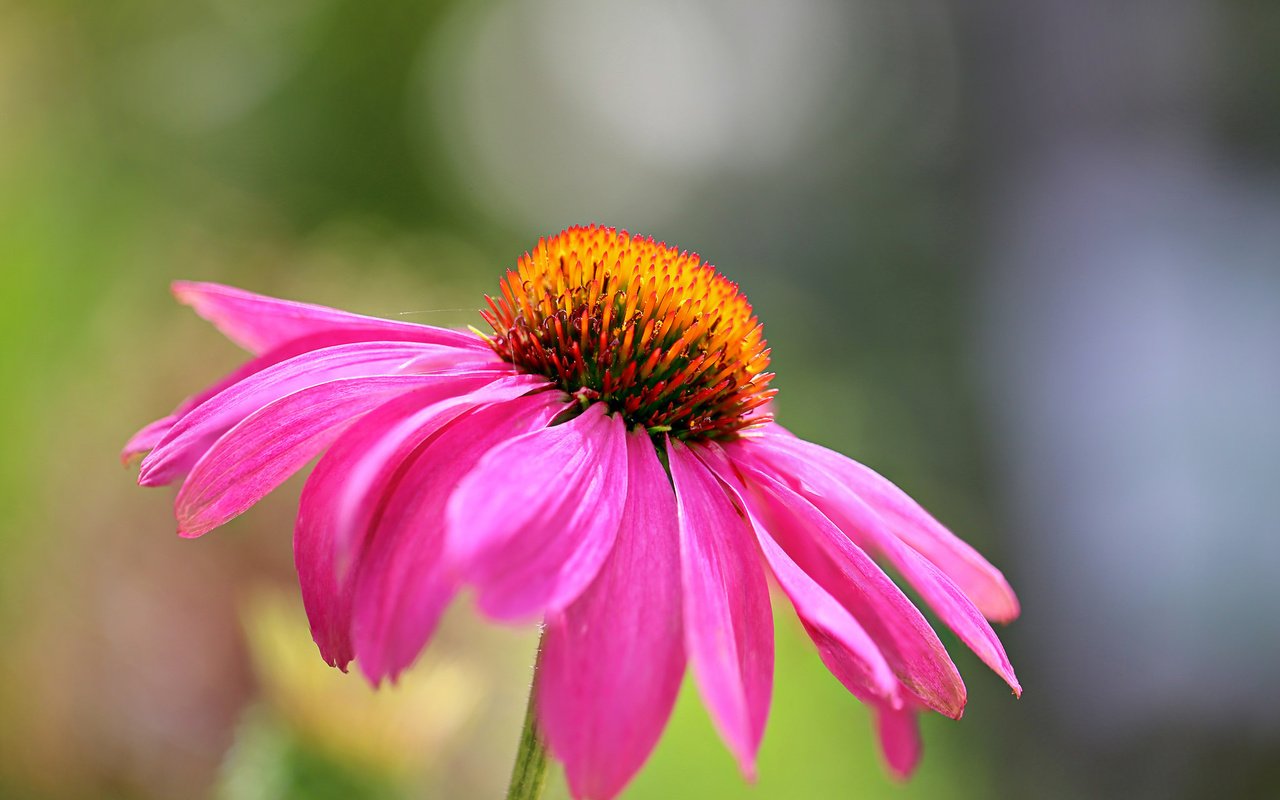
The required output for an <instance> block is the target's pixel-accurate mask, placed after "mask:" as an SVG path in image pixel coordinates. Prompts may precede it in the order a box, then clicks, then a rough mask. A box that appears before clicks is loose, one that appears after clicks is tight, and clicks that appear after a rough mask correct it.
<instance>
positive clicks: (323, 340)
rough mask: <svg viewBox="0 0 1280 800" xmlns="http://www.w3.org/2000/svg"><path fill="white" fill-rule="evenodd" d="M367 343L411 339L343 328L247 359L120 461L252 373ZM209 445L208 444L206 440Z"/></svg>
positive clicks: (464, 353) (466, 354)
mask: <svg viewBox="0 0 1280 800" xmlns="http://www.w3.org/2000/svg"><path fill="white" fill-rule="evenodd" d="M369 341H413V339H412V338H411V337H408V336H406V335H405V334H404V333H403V332H392V331H379V330H376V329H372V328H369V329H361V328H355V329H351V328H344V329H334V330H326V331H324V332H321V333H313V334H310V335H308V336H303V337H302V338H299V339H290V340H289V341H287V342H285V343H284V344H281V345H279V346H277V347H274V348H272V349H271V350H268V351H267V352H265V353H263V354H262V355H259V356H256V357H254V358H252V359H250V360H249V361H248V362H246V363H244V364H242V365H241V366H240V367H238V368H237V369H235V370H234V371H232V372H231V373H230V374H229V375H227V376H225V377H223V378H222V379H220V380H218V381H217V382H215V383H214V384H213V385H211V386H209V387H208V388H206V389H203V390H201V391H200V392H198V393H196V394H194V395H192V396H191V397H188V398H187V399H186V400H183V401H182V403H180V404H179V405H178V407H177V408H176V409H174V411H173V413H172V414H170V415H169V416H167V417H164V418H162V419H158V420H156V421H155V422H152V423H151V424H149V425H147V426H146V427H144V428H143V429H142V430H140V431H138V432H137V433H136V434H134V435H133V438H131V439H130V440H129V442H128V444H126V445H125V447H124V451H123V452H122V453H121V454H120V460H121V461H125V462H127V461H128V460H129V459H130V458H132V457H133V456H136V455H139V454H141V453H145V452H147V451H148V450H151V449H152V448H154V447H155V446H156V445H157V444H159V443H160V440H161V439H163V438H164V437H165V435H166V434H168V432H169V429H170V428H172V427H173V425H174V424H175V423H176V422H177V421H178V420H179V419H181V418H182V417H184V416H185V415H186V414H187V413H189V412H190V411H191V410H192V409H193V408H196V407H197V406H199V405H200V404H202V403H203V402H204V401H206V400H208V399H209V398H211V397H213V396H215V395H217V394H219V393H220V392H222V391H223V390H225V389H226V388H227V387H229V386H234V385H235V384H237V383H239V382H240V381H242V380H244V379H245V378H247V377H249V376H250V375H253V374H255V373H258V372H261V371H262V370H264V369H266V368H267V367H269V366H271V365H273V364H279V363H280V362H281V361H287V360H288V359H290V358H294V357H295V356H300V355H302V354H304V353H310V352H311V351H313V350H320V349H323V348H326V347H334V346H335V345H340V344H355V343H357V342H369ZM489 355H490V356H492V357H491V358H490V357H487V356H486V355H485V354H484V353H483V352H481V351H477V350H473V349H465V350H459V351H458V358H459V363H460V364H462V363H463V362H465V365H466V366H471V365H477V366H478V365H481V364H485V363H490V364H500V363H501V360H500V359H498V358H497V356H496V354H493V353H490V354H489ZM210 442H212V440H210Z"/></svg>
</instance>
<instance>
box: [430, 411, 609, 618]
mask: <svg viewBox="0 0 1280 800" xmlns="http://www.w3.org/2000/svg"><path fill="white" fill-rule="evenodd" d="M626 491H627V472H626V423H624V422H623V421H622V419H621V418H620V417H618V416H613V415H609V414H607V413H606V412H605V407H604V405H603V404H601V403H596V404H594V405H592V406H590V407H589V408H587V410H586V411H584V412H583V413H582V414H581V416H578V417H576V418H574V419H572V420H570V421H568V422H566V423H564V424H562V425H556V426H553V427H550V428H546V429H544V430H540V431H535V432H534V433H529V434H525V435H523V436H518V437H516V438H514V439H512V440H510V441H508V442H506V443H504V444H501V445H499V446H498V447H495V448H494V449H493V450H491V451H490V452H489V453H488V454H487V455H485V457H484V458H483V459H481V461H480V463H479V464H477V465H476V467H475V469H474V470H472V471H471V473H470V474H468V475H467V476H466V477H465V478H464V479H463V480H462V482H461V483H460V484H458V488H457V490H455V491H454V493H453V496H452V497H451V498H450V499H449V505H448V513H447V519H448V526H449V527H448V531H449V532H448V537H449V539H448V549H449V554H450V556H451V558H452V559H453V560H454V561H455V562H456V563H457V564H458V565H459V567H460V569H461V570H462V572H463V574H464V575H465V577H466V578H467V579H468V580H469V581H470V582H471V583H472V584H473V585H474V586H475V587H476V591H477V599H478V603H479V606H480V609H481V610H482V611H484V612H485V613H486V614H488V615H489V616H491V617H493V618H495V619H501V620H508V621H516V620H528V619H532V618H534V617H536V616H538V615H540V614H542V613H544V612H550V613H554V612H556V611H561V610H563V609H564V608H565V607H566V606H568V605H569V603H572V602H573V601H574V600H575V599H576V598H577V597H578V595H579V594H581V593H582V590H583V589H585V588H586V586H587V584H588V583H590V582H591V579H592V578H594V577H595V576H596V573H597V572H598V571H599V570H600V565H601V564H602V563H603V562H604V559H605V557H606V556H608V554H609V549H610V548H611V547H612V546H613V541H614V537H615V536H616V535H617V532H618V521H619V518H620V517H621V515H622V504H623V501H624V500H625V499H626Z"/></svg>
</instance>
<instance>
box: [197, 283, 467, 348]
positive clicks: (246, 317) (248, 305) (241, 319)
mask: <svg viewBox="0 0 1280 800" xmlns="http://www.w3.org/2000/svg"><path fill="white" fill-rule="evenodd" d="M173 293H174V296H176V297H177V298H178V300H179V301H180V302H182V303H185V304H186V305H189V306H191V307H192V308H193V309H195V312H196V313H197V314H199V315H200V316H202V317H204V318H205V319H207V320H209V321H210V322H212V323H213V325H214V327H216V328H217V329H218V330H219V331H221V332H222V333H223V335H225V336H226V337H227V338H228V339H230V340H231V341H233V342H235V343H236V344H238V345H240V346H241V347H243V348H245V349H246V350H248V351H250V352H252V353H262V352H265V351H267V350H270V349H271V348H273V347H278V346H280V345H282V344H284V343H285V342H288V341H290V340H292V339H298V338H301V337H303V336H310V335H312V334H315V333H323V332H326V331H329V330H332V329H335V328H346V329H358V330H365V331H369V332H370V333H371V334H374V335H373V336H369V337H367V338H379V339H396V340H401V339H405V340H408V341H415V342H425V343H428V344H442V345H448V346H450V347H485V344H484V342H483V341H482V340H481V339H480V338H479V337H478V336H476V335H475V334H471V333H464V332H462V331H454V330H448V329H446V328H435V327H432V326H430V325H417V324H414V323H410V322H393V321H391V320H385V319H378V318H377V317H366V316H362V315H360V314H352V313H349V312H347V311H339V310H338V309H336V308H328V307H326V306H318V305H311V304H310V303H296V302H293V301H290V300H278V299H276V298H274V297H267V296H265V295H260V294H254V293H253V292H246V291H244V290H243V289H236V288H234V287H231V286H223V285H221V284H217V283H195V282H190V281H175V282H174V284H173Z"/></svg>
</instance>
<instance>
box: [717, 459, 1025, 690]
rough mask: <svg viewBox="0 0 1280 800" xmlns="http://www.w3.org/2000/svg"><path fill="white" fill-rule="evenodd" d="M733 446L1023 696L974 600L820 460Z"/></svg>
mask: <svg viewBox="0 0 1280 800" xmlns="http://www.w3.org/2000/svg"><path fill="white" fill-rule="evenodd" d="M733 447H734V448H736V449H735V452H738V453H740V454H744V455H746V456H747V457H748V459H749V460H751V461H752V463H756V464H761V463H766V464H769V465H771V466H770V467H769V468H768V469H771V470H776V471H777V472H779V473H781V474H783V475H786V476H788V477H790V478H791V479H792V480H793V481H794V482H796V483H797V484H799V485H801V486H802V487H804V488H803V491H802V494H804V495H805V496H806V497H807V498H809V499H810V501H811V502H813V503H814V505H816V506H817V507H818V508H819V509H820V510H821V511H822V512H823V513H824V514H825V515H826V516H827V517H828V518H830V519H831V521H833V522H834V523H836V525H838V526H839V527H840V528H841V529H842V530H843V531H844V532H845V533H846V534H848V535H850V536H852V537H853V538H854V540H855V541H857V542H859V543H860V544H861V543H865V545H866V546H869V547H871V548H873V549H875V550H876V551H877V552H880V553H882V554H883V555H884V556H885V557H886V558H887V559H888V560H889V563H890V564H892V565H893V566H894V568H895V569H897V570H898V571H899V572H901V573H902V576H903V577H904V578H906V580H907V582H908V583H910V584H911V585H912V586H913V587H915V589H916V591H918V592H919V593H920V596H921V597H922V598H923V599H924V601H925V602H926V603H928V604H929V606H930V607H931V608H932V609H933V610H934V611H936V612H937V614H938V616H940V617H941V618H942V620H943V622H945V623H946V624H947V626H948V627H950V628H951V630H953V631H955V633H956V635H957V636H959V637H960V640H961V641H963V642H964V643H965V644H966V645H968V646H969V648H970V649H972V650H973V652H974V653H976V654H977V655H978V657H979V658H981V659H982V661H983V662H984V663H985V664H987V666H989V667H991V669H993V670H994V671H995V672H996V673H997V674H998V675H1000V676H1001V677H1002V678H1004V680H1005V681H1006V682H1007V683H1008V684H1009V686H1010V687H1012V688H1013V690H1014V693H1015V694H1018V695H1021V694H1022V687H1021V686H1020V685H1019V684H1018V679H1017V676H1016V675H1015V674H1014V671H1013V666H1012V665H1011V664H1010V663H1009V657H1008V656H1007V655H1006V654H1005V651H1004V646H1003V645H1002V644H1001V643H1000V639H999V638H998V637H997V636H996V634H995V631H993V630H992V629H991V625H990V624H988V622H987V621H986V620H985V619H984V618H983V616H982V614H981V612H979V611H978V609H977V607H976V606H974V604H973V602H972V601H970V599H969V598H968V597H966V596H965V594H964V592H962V591H961V590H960V588H959V587H958V586H956V584H955V583H954V582H953V581H952V580H951V579H950V578H949V577H948V576H947V575H946V574H944V573H943V572H942V571H941V570H939V569H938V568H937V567H936V566H934V564H933V563H932V562H930V561H929V560H928V559H926V558H924V557H923V556H921V555H920V554H919V553H917V552H916V551H915V550H914V549H912V548H911V547H909V546H907V545H906V544H904V543H903V542H902V541H901V540H899V539H898V538H897V537H896V536H894V535H893V532H892V531H890V530H889V528H888V526H887V525H886V524H885V522H884V521H883V520H882V519H881V518H880V516H879V515H878V514H877V513H876V512H875V510H874V509H872V508H871V506H869V505H868V504H867V503H865V502H864V501H863V500H862V498H860V497H859V496H858V495H857V494H855V493H854V491H853V490H852V489H850V488H849V487H848V486H846V485H845V483H844V482H843V481H842V480H841V479H840V477H839V476H837V475H835V474H832V473H829V472H827V471H826V470H825V469H824V468H823V467H822V466H821V463H820V462H816V461H814V460H812V459H806V458H801V457H800V456H798V455H797V454H796V453H795V452H794V448H781V447H772V446H771V445H770V443H769V442H761V443H743V444H742V445H740V446H739V445H734V446H733Z"/></svg>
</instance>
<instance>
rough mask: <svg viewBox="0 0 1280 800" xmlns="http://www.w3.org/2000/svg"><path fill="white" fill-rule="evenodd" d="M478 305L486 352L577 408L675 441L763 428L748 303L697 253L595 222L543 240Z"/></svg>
mask: <svg viewBox="0 0 1280 800" xmlns="http://www.w3.org/2000/svg"><path fill="white" fill-rule="evenodd" d="M500 288H501V290H502V291H501V296H500V297H497V298H492V297H486V298H485V299H486V300H487V301H488V303H489V308H488V309H487V310H484V311H482V312H481V314H482V315H483V316H484V318H485V320H486V321H487V322H488V323H489V324H490V325H491V326H492V327H493V331H494V336H492V337H490V338H489V339H488V341H489V344H490V345H491V346H492V347H493V349H494V350H495V351H496V352H497V353H498V355H499V356H501V357H502V358H503V359H505V360H507V361H509V362H511V363H512V364H515V365H516V366H518V367H520V368H521V369H523V370H526V371H528V372H532V373H536V374H539V375H545V376H547V377H548V378H551V379H552V380H554V381H556V382H557V383H558V384H559V385H560V386H561V388H563V389H564V390H565V391H567V392H571V393H574V394H575V395H576V396H577V397H578V398H579V399H580V400H582V401H583V402H584V403H586V402H592V401H600V402H604V403H607V404H608V405H609V407H610V408H611V409H613V410H614V411H616V412H618V413H620V414H622V415H623V417H624V418H625V419H626V421H627V422H628V423H629V424H630V425H632V426H643V427H645V428H647V429H648V430H649V431H650V433H654V434H657V433H663V432H668V431H669V432H670V434H671V435H672V436H675V437H677V438H681V439H726V438H732V437H734V436H736V435H737V434H738V433H739V432H741V431H742V430H743V429H744V428H747V427H749V426H752V425H759V424H763V423H765V422H768V421H769V419H770V418H771V417H770V416H769V414H768V413H767V410H766V409H765V408H763V406H764V405H765V403H767V402H768V400H769V398H771V397H772V396H773V395H774V393H775V390H772V389H769V388H768V387H769V381H770V380H771V379H772V378H773V375H772V374H771V373H769V372H766V369H767V368H768V366H769V349H768V345H767V344H766V342H765V340H764V335H763V331H762V327H761V325H760V322H759V320H757V319H756V317H755V314H754V313H753V312H752V310H751V304H750V303H748V302H747V298H746V297H745V296H744V295H743V294H742V293H741V292H739V291H738V287H737V286H736V285H735V284H733V283H730V282H729V281H728V280H726V279H725V278H724V276H722V275H720V274H719V273H718V272H716V270H715V267H713V266H711V265H710V264H704V263H702V261H701V259H699V258H698V256H697V255H696V254H693V253H687V252H680V251H677V250H676V249H675V248H672V247H668V246H667V245H665V244H662V243H660V242H655V241H653V239H651V238H647V237H640V236H632V235H630V234H628V233H627V232H625V231H617V230H614V229H613V228H604V227H599V226H596V225H590V226H585V227H574V228H570V229H568V230H566V231H563V232H561V233H559V234H557V235H555V236H552V237H551V238H549V239H542V240H540V241H539V242H538V246H537V247H536V248H534V250H533V252H532V253H525V254H524V255H523V256H521V257H520V260H519V262H518V263H517V265H516V268H515V269H514V270H508V271H507V274H506V277H505V278H504V279H503V281H502V283H501V287H500Z"/></svg>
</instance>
